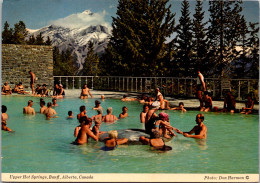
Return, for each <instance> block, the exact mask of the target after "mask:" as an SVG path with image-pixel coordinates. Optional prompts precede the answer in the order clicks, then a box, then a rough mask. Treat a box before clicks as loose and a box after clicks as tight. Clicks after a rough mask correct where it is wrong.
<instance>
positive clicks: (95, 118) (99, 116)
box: [91, 109, 103, 135]
mask: <svg viewBox="0 0 260 183" xmlns="http://www.w3.org/2000/svg"><path fill="white" fill-rule="evenodd" d="M102 112H103V110H101V109H97V113H98V114H97V115H94V116H92V117H91V119H92V120H93V121H94V122H95V125H94V126H93V128H92V132H93V133H94V134H95V135H97V134H99V128H100V126H101V123H102Z"/></svg>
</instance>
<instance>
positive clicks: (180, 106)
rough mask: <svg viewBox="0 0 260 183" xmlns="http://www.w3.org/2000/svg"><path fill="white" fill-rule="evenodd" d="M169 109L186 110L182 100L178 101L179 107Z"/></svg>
mask: <svg viewBox="0 0 260 183" xmlns="http://www.w3.org/2000/svg"><path fill="white" fill-rule="evenodd" d="M171 110H178V111H181V112H186V111H187V110H186V109H185V108H184V103H183V102H180V103H179V107H174V108H171Z"/></svg>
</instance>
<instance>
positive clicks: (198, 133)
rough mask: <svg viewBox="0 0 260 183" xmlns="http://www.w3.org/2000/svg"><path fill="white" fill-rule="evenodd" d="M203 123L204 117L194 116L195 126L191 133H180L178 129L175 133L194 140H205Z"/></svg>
mask: <svg viewBox="0 0 260 183" xmlns="http://www.w3.org/2000/svg"><path fill="white" fill-rule="evenodd" d="M203 121H204V115H203V114H197V116H196V123H197V125H196V126H194V127H193V128H192V129H191V131H189V132H182V131H180V130H179V129H177V133H179V134H182V135H183V136H184V137H189V138H195V139H206V138H207V127H206V125H205V124H204V123H203ZM194 133H195V135H192V134H194Z"/></svg>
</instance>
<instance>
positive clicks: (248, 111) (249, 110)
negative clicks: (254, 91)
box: [241, 94, 254, 114]
mask: <svg viewBox="0 0 260 183" xmlns="http://www.w3.org/2000/svg"><path fill="white" fill-rule="evenodd" d="M253 108H254V101H253V100H252V98H251V96H250V95H249V94H248V95H247V101H246V102H245V107H243V108H242V112H241V114H251V113H252V110H253Z"/></svg>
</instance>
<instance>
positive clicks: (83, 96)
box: [80, 84, 93, 99]
mask: <svg viewBox="0 0 260 183" xmlns="http://www.w3.org/2000/svg"><path fill="white" fill-rule="evenodd" d="M88 94H89V95H90V96H91V98H93V96H92V94H91V93H90V90H89V88H88V86H87V84H84V86H83V89H82V91H81V94H80V98H81V99H87V98H88Z"/></svg>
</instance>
